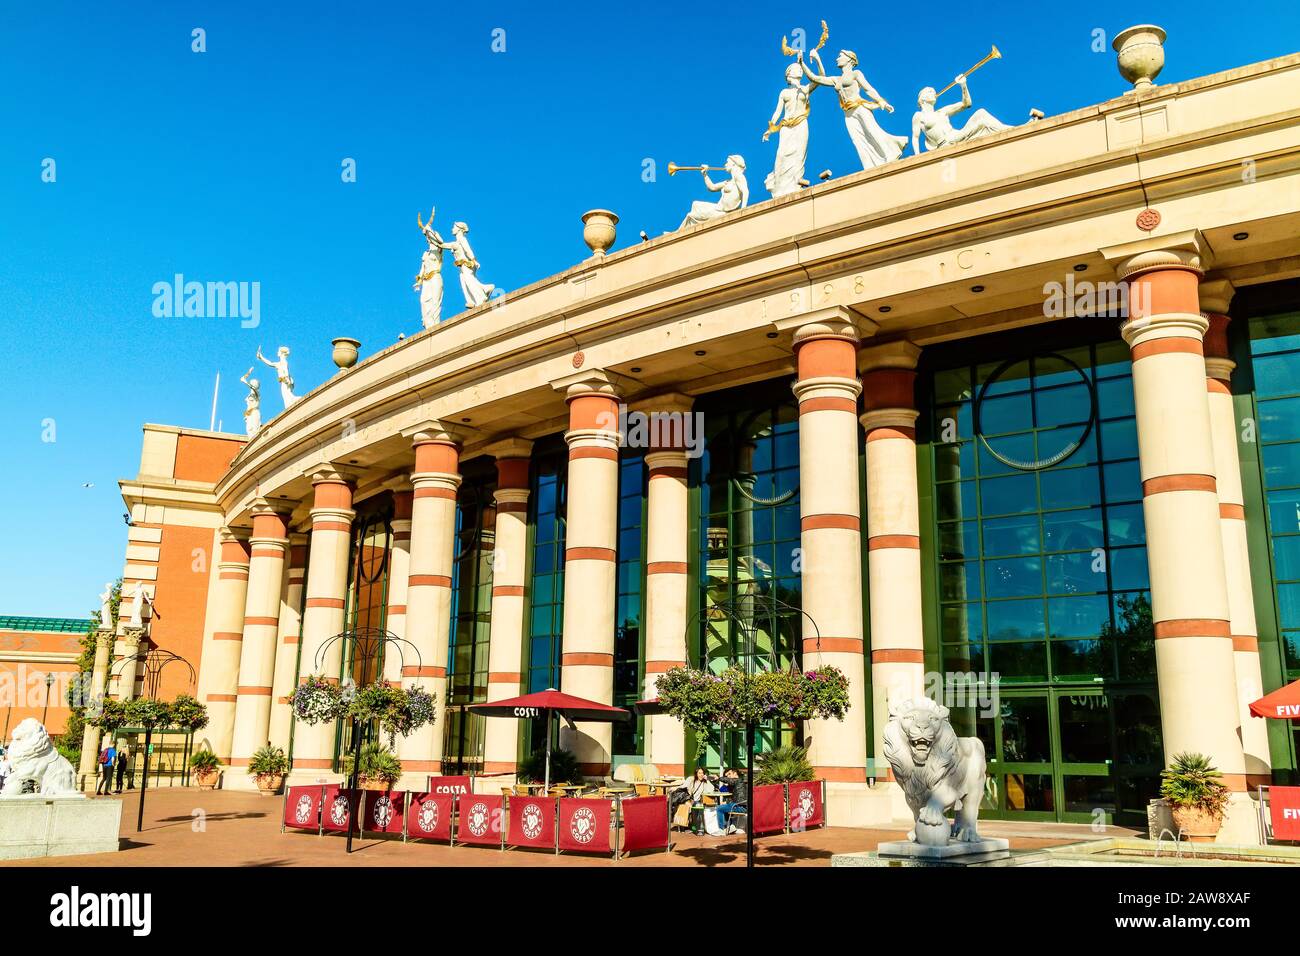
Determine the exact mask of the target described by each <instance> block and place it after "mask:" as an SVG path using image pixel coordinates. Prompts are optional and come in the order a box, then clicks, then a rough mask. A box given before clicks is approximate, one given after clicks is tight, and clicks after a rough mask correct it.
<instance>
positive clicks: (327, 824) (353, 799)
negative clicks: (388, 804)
mask: <svg viewBox="0 0 1300 956" xmlns="http://www.w3.org/2000/svg"><path fill="white" fill-rule="evenodd" d="M360 797H361V791H360V790H343V789H341V788H340V787H339V785H338V784H336V783H333V784H330V785H329V786H328V787H326V788H325V798H324V801H323V805H322V810H321V821H320V825H321V828H322V829H325V830H331V831H333V832H335V833H347V832H348V827H350V826H354V825H355V824H353V822H352V821H353V820H355V819H356V812H357V803H358V801H359V799H360Z"/></svg>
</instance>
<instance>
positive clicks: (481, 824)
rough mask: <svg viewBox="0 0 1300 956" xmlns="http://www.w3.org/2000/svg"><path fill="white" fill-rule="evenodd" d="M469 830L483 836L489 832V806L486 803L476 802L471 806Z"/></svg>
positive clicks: (477, 835)
mask: <svg viewBox="0 0 1300 956" xmlns="http://www.w3.org/2000/svg"><path fill="white" fill-rule="evenodd" d="M469 832H470V833H472V834H474V835H475V836H476V837H481V836H482V835H483V834H485V833H487V832H488V807H487V804H486V803H476V804H474V806H472V807H470V808H469Z"/></svg>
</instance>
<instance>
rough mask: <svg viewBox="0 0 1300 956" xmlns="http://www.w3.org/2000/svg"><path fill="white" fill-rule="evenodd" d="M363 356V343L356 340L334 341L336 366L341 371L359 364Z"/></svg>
mask: <svg viewBox="0 0 1300 956" xmlns="http://www.w3.org/2000/svg"><path fill="white" fill-rule="evenodd" d="M360 355H361V343H360V342H359V341H357V340H356V339H349V338H338V339H335V340H334V364H335V365H337V366H338V367H339V368H341V369H349V368H351V367H352V366H354V365H356V364H357V358H358V357H359V356H360Z"/></svg>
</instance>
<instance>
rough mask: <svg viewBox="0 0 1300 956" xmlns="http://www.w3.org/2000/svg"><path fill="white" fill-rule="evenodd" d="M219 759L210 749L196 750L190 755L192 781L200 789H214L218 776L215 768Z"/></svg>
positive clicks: (218, 764) (218, 763)
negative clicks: (192, 772)
mask: <svg viewBox="0 0 1300 956" xmlns="http://www.w3.org/2000/svg"><path fill="white" fill-rule="evenodd" d="M220 764H221V761H220V760H218V759H217V755H216V754H214V753H213V752H212V751H211V750H196V751H195V752H194V755H193V756H191V757H190V769H191V770H193V771H194V782H195V783H197V784H198V785H199V789H200V790H215V789H216V788H217V779H218V777H219V776H220V774H219V772H218V770H217V768H218V767H219V766H220Z"/></svg>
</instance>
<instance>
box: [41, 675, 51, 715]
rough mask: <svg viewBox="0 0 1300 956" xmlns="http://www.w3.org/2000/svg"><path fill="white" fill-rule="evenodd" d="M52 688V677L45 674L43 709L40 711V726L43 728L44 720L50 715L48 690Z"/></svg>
mask: <svg viewBox="0 0 1300 956" xmlns="http://www.w3.org/2000/svg"><path fill="white" fill-rule="evenodd" d="M53 686H54V675H53V674H51V673H48V672H47V673H46V674H45V707H44V708H43V709H42V710H41V726H42V727H44V726H45V718H46V717H47V716H48V715H49V713H50V688H51V687H53Z"/></svg>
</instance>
